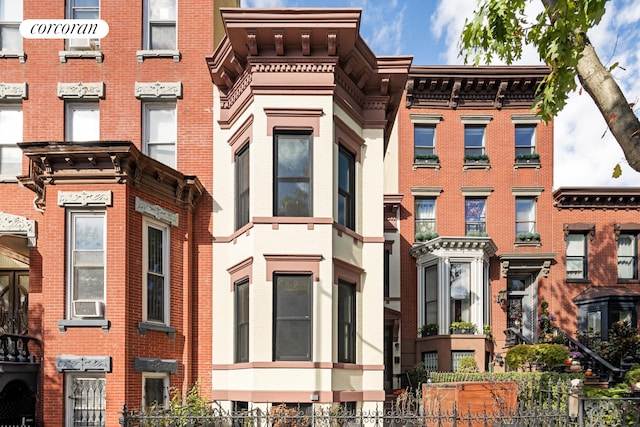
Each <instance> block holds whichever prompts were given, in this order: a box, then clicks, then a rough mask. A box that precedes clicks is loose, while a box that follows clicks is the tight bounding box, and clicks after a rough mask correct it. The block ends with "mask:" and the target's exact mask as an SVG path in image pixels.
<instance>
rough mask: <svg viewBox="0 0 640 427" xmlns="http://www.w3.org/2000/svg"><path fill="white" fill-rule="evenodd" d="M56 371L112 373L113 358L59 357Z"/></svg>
mask: <svg viewBox="0 0 640 427" xmlns="http://www.w3.org/2000/svg"><path fill="white" fill-rule="evenodd" d="M56 371H58V372H64V371H78V372H86V371H93V372H111V356H69V355H63V356H57V357H56Z"/></svg>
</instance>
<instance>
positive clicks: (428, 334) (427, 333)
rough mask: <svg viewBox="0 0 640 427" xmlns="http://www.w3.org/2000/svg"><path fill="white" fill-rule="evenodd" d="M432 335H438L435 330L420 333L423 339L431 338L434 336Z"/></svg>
mask: <svg viewBox="0 0 640 427" xmlns="http://www.w3.org/2000/svg"><path fill="white" fill-rule="evenodd" d="M434 335H438V331H437V330H436V329H431V330H428V331H423V332H422V337H423V338H424V337H431V336H434Z"/></svg>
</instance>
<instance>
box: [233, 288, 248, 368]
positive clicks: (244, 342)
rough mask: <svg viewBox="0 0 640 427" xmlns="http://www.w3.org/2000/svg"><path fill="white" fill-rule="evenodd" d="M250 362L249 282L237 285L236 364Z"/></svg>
mask: <svg viewBox="0 0 640 427" xmlns="http://www.w3.org/2000/svg"><path fill="white" fill-rule="evenodd" d="M248 361H249V282H248V281H244V282H243V283H241V284H238V285H236V362H248Z"/></svg>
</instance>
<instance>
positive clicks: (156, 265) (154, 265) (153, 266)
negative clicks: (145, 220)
mask: <svg viewBox="0 0 640 427" xmlns="http://www.w3.org/2000/svg"><path fill="white" fill-rule="evenodd" d="M163 235H164V233H163V232H162V230H158V229H157V228H154V227H148V228H147V247H148V251H149V257H148V258H149V259H148V263H147V269H148V270H149V271H151V272H153V273H158V274H162V268H163V265H162V263H163V260H162V255H163V244H162V239H163V237H164V236H163Z"/></svg>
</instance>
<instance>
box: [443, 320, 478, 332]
mask: <svg viewBox="0 0 640 427" xmlns="http://www.w3.org/2000/svg"><path fill="white" fill-rule="evenodd" d="M476 330H477V328H476V325H475V324H474V323H471V322H453V323H451V325H450V326H449V332H451V333H452V334H475V333H476Z"/></svg>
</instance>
